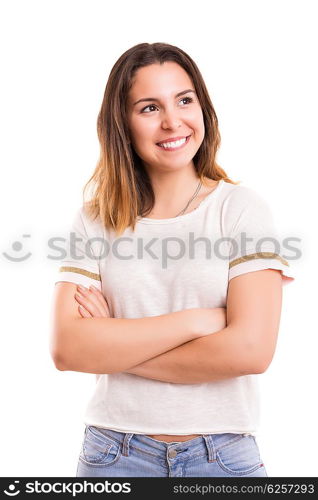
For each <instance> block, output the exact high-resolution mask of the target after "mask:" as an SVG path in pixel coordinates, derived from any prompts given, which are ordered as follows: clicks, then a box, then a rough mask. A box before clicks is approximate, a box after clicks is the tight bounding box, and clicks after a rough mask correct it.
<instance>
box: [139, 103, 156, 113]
mask: <svg viewBox="0 0 318 500" xmlns="http://www.w3.org/2000/svg"><path fill="white" fill-rule="evenodd" d="M155 107H156V106H155V105H154V104H149V106H146V107H145V108H143V109H142V110H141V112H142V113H145V112H146V113H149V111H145V110H146V109H150V108H155ZM150 111H153V110H152V109H150Z"/></svg>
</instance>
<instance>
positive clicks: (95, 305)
mask: <svg viewBox="0 0 318 500" xmlns="http://www.w3.org/2000/svg"><path fill="white" fill-rule="evenodd" d="M74 297H75V300H76V301H77V302H78V303H79V306H78V311H79V313H80V315H81V316H82V318H110V312H109V308H108V304H107V301H106V299H105V297H104V295H103V294H102V292H100V291H99V290H98V289H97V288H95V287H94V286H90V287H89V288H85V287H83V286H81V285H78V286H77V293H75V295H74Z"/></svg>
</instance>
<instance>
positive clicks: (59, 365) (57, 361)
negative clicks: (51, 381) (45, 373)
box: [51, 352, 66, 371]
mask: <svg viewBox="0 0 318 500" xmlns="http://www.w3.org/2000/svg"><path fill="white" fill-rule="evenodd" d="M51 358H52V359H53V363H54V366H55V368H56V369H57V370H59V371H65V370H66V367H65V363H64V361H63V360H62V358H61V356H59V355H58V354H56V353H52V352H51Z"/></svg>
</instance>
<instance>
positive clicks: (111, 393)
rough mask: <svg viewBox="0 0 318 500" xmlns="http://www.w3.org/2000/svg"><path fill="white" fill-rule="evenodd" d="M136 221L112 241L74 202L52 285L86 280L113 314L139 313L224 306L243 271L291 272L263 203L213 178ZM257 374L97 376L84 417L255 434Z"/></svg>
mask: <svg viewBox="0 0 318 500" xmlns="http://www.w3.org/2000/svg"><path fill="white" fill-rule="evenodd" d="M137 220H138V222H137V225H136V228H135V232H133V231H132V229H131V228H129V229H126V231H125V232H124V233H123V234H122V235H121V236H120V237H117V238H116V237H115V234H114V232H113V230H107V229H105V228H103V226H102V224H101V221H100V219H99V218H97V219H96V220H95V221H92V220H91V219H89V218H88V217H87V214H85V213H84V210H83V207H81V208H80V209H79V210H78V211H77V212H76V215H75V217H74V220H73V224H72V226H71V232H74V233H76V237H77V239H78V240H77V241H76V242H75V243H74V240H73V243H72V244H71V245H70V248H69V249H68V250H69V251H68V255H67V256H66V257H65V258H64V259H63V260H62V262H61V263H60V264H59V266H60V267H59V270H58V276H57V279H56V282H58V281H68V282H72V283H77V284H82V285H84V286H86V287H89V286H90V285H91V284H93V285H95V286H96V287H98V288H99V289H100V290H102V292H103V294H104V296H105V297H106V299H107V302H108V305H109V309H110V314H111V316H112V317H114V318H142V317H145V316H148V317H149V316H157V315H161V314H167V313H170V312H174V311H179V310H183V309H192V308H200V307H204V308H215V307H226V300H227V290H228V283H229V281H230V280H231V279H232V278H234V277H235V276H238V275H240V274H244V273H248V272H251V271H257V270H261V269H268V268H271V269H279V270H281V272H282V276H283V281H284V283H283V284H286V283H289V282H290V281H292V280H293V279H294V276H293V272H292V271H291V270H290V266H289V263H288V261H287V260H286V258H285V257H282V255H283V254H284V249H283V247H282V242H281V241H280V240H279V238H278V236H277V232H276V228H275V225H274V221H273V217H272V213H271V210H270V208H269V205H268V203H267V202H266V201H265V200H264V199H263V198H262V197H261V196H260V195H259V194H258V193H256V192H255V191H254V190H253V189H251V188H248V187H245V186H241V185H234V184H230V183H227V182H224V181H223V180H221V181H220V182H219V184H218V185H217V187H216V188H215V189H214V191H212V192H211V193H210V194H209V195H208V196H207V197H206V198H205V199H204V200H203V201H202V202H201V204H200V205H199V207H198V208H196V209H195V210H194V211H192V212H189V213H187V214H185V215H181V216H179V217H175V218H169V219H151V218H146V217H144V218H141V217H139V218H138V219H137ZM244 234H245V236H246V238H244ZM73 237H74V235H73ZM70 238H71V233H70ZM261 238H264V239H263V240H261ZM196 240H197V241H196ZM70 241H71V240H70ZM244 242H245V243H244ZM149 335H151V331H149ZM171 335H173V332H171ZM211 363H213V359H211ZM257 377H258V376H257V375H247V376H240V377H235V378H229V379H225V380H222V381H216V382H205V383H198V384H174V383H168V382H161V381H158V380H152V379H147V378H144V377H139V376H137V375H133V374H129V373H113V374H103V375H98V374H97V375H96V387H95V392H94V394H93V395H92V397H91V399H90V401H89V402H88V405H87V408H86V412H85V419H84V421H85V424H87V425H94V426H97V427H104V428H109V429H113V430H115V431H120V432H129V433H135V434H172V435H174V434H175V435H187V434H213V433H225V432H231V433H251V434H255V432H256V431H257V428H258V425H259V393H258V378H257Z"/></svg>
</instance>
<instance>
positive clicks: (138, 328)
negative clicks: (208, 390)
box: [59, 309, 198, 374]
mask: <svg viewBox="0 0 318 500" xmlns="http://www.w3.org/2000/svg"><path fill="white" fill-rule="evenodd" d="M191 317H192V316H191V310H190V309H189V310H183V311H177V312H174V313H170V314H165V315H161V316H152V317H146V318H136V319H117V318H78V319H74V320H73V321H72V322H71V324H69V325H68V328H67V330H66V331H64V332H61V334H60V338H61V339H62V340H61V343H62V345H61V346H60V349H59V352H60V356H59V357H60V360H61V362H60V369H61V370H71V371H79V372H84V373H95V374H102V373H113V372H121V371H124V370H127V369H129V368H130V367H132V366H135V365H139V364H140V363H143V362H145V361H147V360H148V359H151V358H154V357H155V356H158V355H161V354H163V353H164V352H166V351H169V350H171V349H174V348H175V347H177V346H179V345H181V344H183V343H184V342H188V341H190V340H193V339H195V338H197V337H198V335H197V333H196V332H195V331H194V328H193V322H192V321H191Z"/></svg>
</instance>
